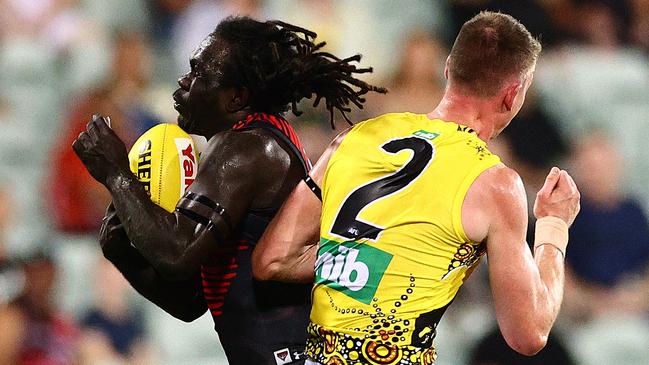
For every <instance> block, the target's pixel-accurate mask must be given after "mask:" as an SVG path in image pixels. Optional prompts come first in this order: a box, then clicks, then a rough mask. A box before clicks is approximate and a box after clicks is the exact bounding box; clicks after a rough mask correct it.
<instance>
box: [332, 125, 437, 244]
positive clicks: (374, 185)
mask: <svg viewBox="0 0 649 365" xmlns="http://www.w3.org/2000/svg"><path fill="white" fill-rule="evenodd" d="M381 148H382V149H383V150H384V151H385V152H388V153H391V154H396V153H398V152H400V151H403V150H406V149H409V150H411V151H412V152H413V156H412V158H411V159H410V161H408V163H406V164H405V165H404V166H403V167H402V168H401V169H399V170H398V171H397V172H395V173H394V174H391V175H388V176H385V177H382V178H380V179H378V180H375V181H372V182H369V183H367V184H365V185H362V186H360V187H358V188H356V189H355V190H354V191H353V192H352V193H351V194H349V196H348V197H347V199H345V201H344V202H343V204H342V206H341V207H340V211H339V212H338V215H337V216H336V219H335V221H334V224H333V226H332V228H331V233H332V234H335V235H338V236H341V237H343V238H347V239H350V240H357V239H361V238H368V239H372V240H375V239H376V238H377V237H378V235H379V233H381V231H382V230H383V228H380V227H377V226H375V225H373V224H371V223H369V222H362V221H359V220H358V214H359V213H360V211H361V210H363V208H365V207H366V206H368V205H369V204H371V203H372V202H374V201H376V200H378V199H380V198H383V197H386V196H388V195H390V194H393V193H396V192H397V191H399V190H401V189H403V188H405V187H406V186H408V185H409V184H410V183H411V182H412V181H414V180H415V179H416V178H417V177H418V176H419V175H420V174H421V173H422V172H423V171H424V170H425V169H426V166H428V163H429V162H430V161H431V160H432V159H433V152H434V149H433V145H432V144H431V143H430V142H428V141H427V140H425V139H422V138H418V137H405V138H399V139H393V140H391V141H389V142H387V143H385V144H384V145H383V146H381Z"/></svg>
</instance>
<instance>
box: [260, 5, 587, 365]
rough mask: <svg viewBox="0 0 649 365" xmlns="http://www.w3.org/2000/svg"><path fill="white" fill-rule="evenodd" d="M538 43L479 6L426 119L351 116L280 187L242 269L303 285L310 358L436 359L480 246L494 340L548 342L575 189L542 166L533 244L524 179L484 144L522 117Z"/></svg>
mask: <svg viewBox="0 0 649 365" xmlns="http://www.w3.org/2000/svg"><path fill="white" fill-rule="evenodd" d="M540 50H541V46H540V44H539V43H538V41H537V40H535V39H534V38H533V37H532V36H531V35H530V33H529V32H528V31H527V30H526V29H525V27H524V26H523V25H522V24H520V23H519V22H518V21H516V20H515V19H514V18H512V17H511V16H508V15H505V14H500V13H492V12H483V13H480V14H479V15H477V16H475V17H474V18H473V19H471V20H469V21H468V22H466V23H465V24H464V26H463V27H462V29H461V30H460V33H459V35H458V37H457V39H456V41H455V44H454V46H453V49H452V50H451V54H450V55H449V57H448V59H447V64H446V70H445V74H446V77H447V80H448V82H447V86H446V90H445V94H444V96H443V99H442V100H441V102H440V103H439V105H438V106H437V107H436V108H435V109H434V110H433V111H432V112H430V113H428V114H427V115H415V114H410V113H395V114H386V115H383V116H379V117H377V118H374V119H370V120H367V121H364V122H361V123H358V124H357V125H355V126H354V127H353V128H351V129H350V130H348V131H347V132H345V133H343V134H341V135H340V136H339V137H338V138H336V140H334V142H333V143H332V145H331V146H330V147H329V148H328V149H327V151H326V152H325V153H324V154H323V156H322V157H321V158H320V160H319V161H318V163H317V164H316V166H315V167H314V169H313V170H312V172H311V180H307V181H306V182H303V183H300V184H299V185H298V187H297V188H296V189H295V190H294V192H293V193H292V194H291V196H289V198H288V200H287V201H286V202H285V204H284V206H283V207H282V209H281V210H280V211H279V213H278V215H277V216H276V217H275V219H274V220H273V222H272V223H271V225H270V226H269V228H268V229H267V230H266V233H265V235H264V237H263V238H262V240H261V241H260V243H259V245H258V246H257V249H256V251H255V253H254V254H253V273H254V274H255V276H256V277H257V278H259V279H262V280H267V279H274V280H285V281H311V280H314V283H315V285H314V287H313V291H312V299H313V304H312V310H311V323H310V324H309V327H308V339H307V350H306V354H307V355H308V356H309V357H310V360H309V361H311V363H312V364H348V365H351V364H377V365H378V364H381V365H385V364H399V365H405V364H427V365H429V364H433V363H434V361H435V358H436V353H435V348H434V345H433V339H434V337H435V335H436V327H437V324H438V322H439V320H440V318H441V317H442V315H443V313H444V311H445V309H446V308H447V307H448V306H449V305H450V303H451V302H452V301H453V298H454V297H455V294H456V293H457V291H458V289H459V287H460V286H461V285H462V283H463V282H464V281H465V280H466V278H467V277H468V276H469V275H470V273H471V272H472V270H473V269H474V268H475V266H476V265H477V263H478V262H479V261H480V258H481V257H482V256H483V254H485V253H486V254H487V256H488V259H489V277H490V283H491V288H492V292H493V297H494V302H495V309H496V316H497V320H498V323H499V326H500V329H501V331H502V333H503V335H504V337H505V340H506V341H507V343H508V344H509V345H510V346H511V347H512V348H513V349H514V350H516V351H518V352H520V353H523V354H526V355H532V354H535V353H536V352H538V351H539V350H540V349H541V348H543V346H545V343H546V340H547V336H548V333H549V331H550V329H551V327H552V324H553V323H554V320H555V319H556V316H557V314H558V311H559V307H560V304H561V301H562V297H563V280H564V279H563V273H564V263H563V262H564V254H565V249H566V245H567V243H568V226H569V225H570V224H572V222H573V220H574V218H575V216H576V214H577V212H578V211H579V192H578V190H577V187H576V185H575V183H574V181H573V180H572V178H571V177H570V176H569V175H568V174H567V173H566V172H565V171H562V170H559V169H558V168H553V169H552V170H551V171H550V173H549V174H548V177H547V179H546V181H545V184H544V186H543V187H542V188H541V190H540V191H539V193H538V194H537V199H536V202H535V206H534V215H535V216H536V218H537V222H536V237H535V242H534V249H533V250H530V248H529V247H528V245H527V244H526V243H525V232H526V229H527V226H526V225H527V206H526V204H527V203H526V198H525V191H524V187H523V184H522V182H521V179H520V177H519V176H518V174H517V173H516V172H515V171H514V170H512V169H510V168H508V167H507V166H505V165H504V164H502V163H501V162H500V159H499V158H498V157H497V156H495V155H493V154H492V153H491V152H489V150H488V148H487V146H486V142H488V141H489V140H491V139H492V138H494V137H495V136H497V135H498V134H499V133H500V132H501V131H502V130H503V129H504V128H505V127H506V126H507V125H508V124H509V122H510V121H511V120H512V118H513V117H514V116H515V115H516V113H518V111H519V110H520V108H521V106H522V104H523V101H524V99H525V94H526V92H527V89H528V88H529V86H530V84H531V82H532V78H533V72H534V69H535V65H536V60H537V57H538V54H539V52H540ZM320 189H321V200H322V203H321V202H320V200H319V199H317V198H316V196H317V195H319V194H318V193H320ZM314 192H315V193H316V194H314ZM316 243H317V244H316ZM316 249H317V254H316V253H315V251H316ZM314 267H315V270H314Z"/></svg>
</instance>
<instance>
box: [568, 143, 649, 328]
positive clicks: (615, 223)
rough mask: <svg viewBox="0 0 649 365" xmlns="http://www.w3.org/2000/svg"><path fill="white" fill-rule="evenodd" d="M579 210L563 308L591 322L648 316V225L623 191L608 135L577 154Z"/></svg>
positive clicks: (618, 163) (581, 146) (582, 146)
mask: <svg viewBox="0 0 649 365" xmlns="http://www.w3.org/2000/svg"><path fill="white" fill-rule="evenodd" d="M574 165H575V168H574V173H575V180H576V181H577V184H578V186H579V188H580V190H581V193H582V199H581V212H580V213H579V215H578V216H577V219H576V220H575V223H574V224H573V225H572V227H571V229H570V244H569V245H568V251H567V255H566V256H567V257H566V259H567V262H568V265H569V268H570V270H569V272H568V275H567V279H566V289H565V292H566V299H565V309H566V311H567V312H568V314H572V315H573V316H576V317H580V318H583V319H589V318H593V317H596V316H610V315H611V314H614V313H616V314H617V315H629V314H640V315H642V314H646V313H649V222H648V221H647V217H646V216H645V214H644V212H643V211H642V209H641V208H640V206H639V204H638V202H637V201H636V200H634V199H632V198H630V197H627V196H625V194H624V193H623V192H622V188H621V184H622V176H621V172H622V168H623V164H622V159H621V157H620V156H619V153H618V152H617V151H616V149H615V148H614V147H613V146H612V145H611V142H610V141H609V139H608V138H607V136H606V135H605V134H602V133H597V132H596V133H592V134H589V135H587V136H585V137H583V138H582V139H581V140H580V141H579V144H578V146H577V148H576V150H575V155H574Z"/></svg>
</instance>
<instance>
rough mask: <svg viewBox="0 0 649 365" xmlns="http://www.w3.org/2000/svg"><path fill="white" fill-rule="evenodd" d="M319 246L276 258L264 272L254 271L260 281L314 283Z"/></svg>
mask: <svg viewBox="0 0 649 365" xmlns="http://www.w3.org/2000/svg"><path fill="white" fill-rule="evenodd" d="M317 252H318V245H317V244H314V245H310V246H304V247H303V249H302V251H300V252H299V253H297V254H295V255H292V256H287V257H282V258H275V260H273V261H271V262H269V263H268V264H267V267H266V268H264V269H263V270H255V269H254V266H253V271H254V274H255V277H256V278H257V279H260V280H275V281H284V282H292V283H312V282H313V277H314V269H313V268H314V266H315V260H316V255H317Z"/></svg>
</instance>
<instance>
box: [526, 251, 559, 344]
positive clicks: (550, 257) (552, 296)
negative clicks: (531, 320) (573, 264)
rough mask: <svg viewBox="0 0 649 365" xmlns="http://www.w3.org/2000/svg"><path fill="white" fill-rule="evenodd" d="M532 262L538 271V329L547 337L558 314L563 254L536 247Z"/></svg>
mask: <svg viewBox="0 0 649 365" xmlns="http://www.w3.org/2000/svg"><path fill="white" fill-rule="evenodd" d="M534 261H535V263H536V266H537V267H538V271H539V278H540V285H541V288H540V295H539V296H538V297H537V298H536V303H534V308H536V309H537V311H536V313H537V315H538V317H537V318H538V319H537V322H538V324H537V325H538V328H539V330H540V331H541V332H542V333H543V334H545V335H546V336H547V334H549V332H550V329H551V328H552V325H553V324H554V321H555V320H556V318H557V315H558V314H559V309H560V308H561V302H562V301H563V288H564V281H565V273H564V259H563V253H561V252H560V251H559V250H557V249H556V248H555V247H553V246H551V245H542V246H538V247H537V248H536V249H535V250H534Z"/></svg>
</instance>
